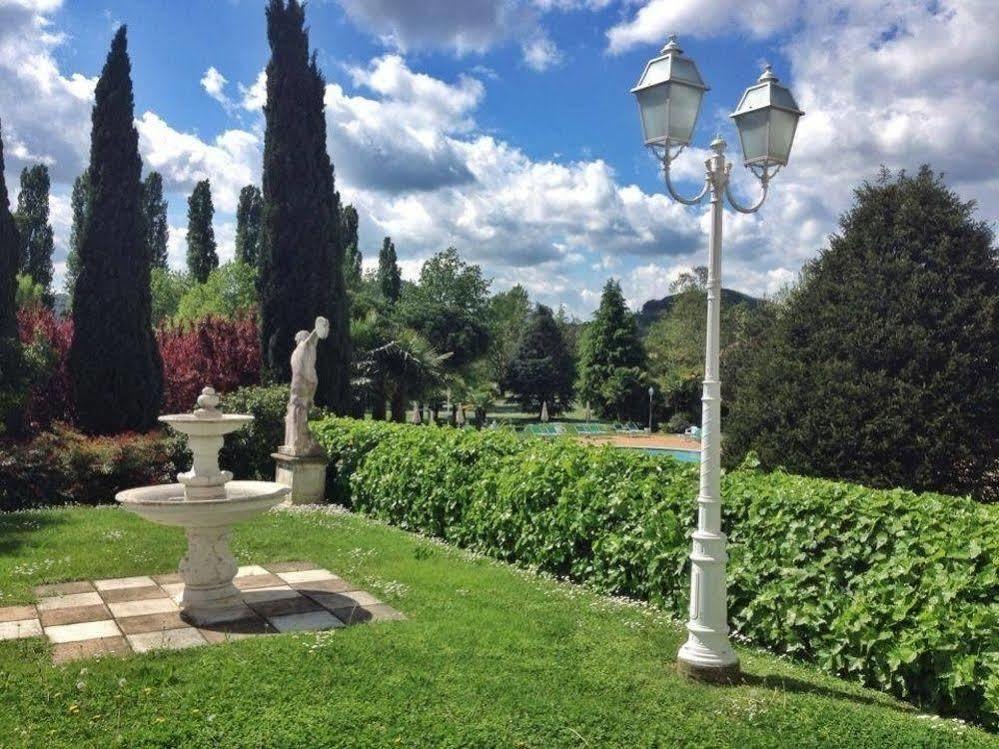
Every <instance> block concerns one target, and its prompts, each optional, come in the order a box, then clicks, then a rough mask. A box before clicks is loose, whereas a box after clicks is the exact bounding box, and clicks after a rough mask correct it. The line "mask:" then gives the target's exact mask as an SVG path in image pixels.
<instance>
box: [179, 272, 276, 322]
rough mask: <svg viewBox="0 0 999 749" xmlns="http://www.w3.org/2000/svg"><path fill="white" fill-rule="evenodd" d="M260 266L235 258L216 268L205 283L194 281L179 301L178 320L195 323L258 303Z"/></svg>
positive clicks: (233, 314)
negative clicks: (257, 286)
mask: <svg viewBox="0 0 999 749" xmlns="http://www.w3.org/2000/svg"><path fill="white" fill-rule="evenodd" d="M256 283H257V269H256V267H255V266H252V265H247V264H246V263H242V262H240V261H239V260H232V261H231V262H228V263H225V264H224V265H221V266H219V267H218V268H216V269H215V270H213V271H212V272H211V273H210V274H209V276H208V279H207V280H206V281H205V282H204V283H200V284H194V285H193V286H191V287H190V288H188V289H187V291H186V292H185V293H184V296H183V297H181V299H180V301H179V302H178V303H177V313H176V319H177V320H178V321H182V322H193V321H195V320H200V319H201V318H203V317H207V316H208V315H214V316H216V317H235V316H237V315H239V314H241V313H244V312H247V311H249V310H252V309H253V308H254V307H255V306H256V304H257V290H256Z"/></svg>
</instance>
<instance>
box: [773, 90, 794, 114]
mask: <svg viewBox="0 0 999 749" xmlns="http://www.w3.org/2000/svg"><path fill="white" fill-rule="evenodd" d="M770 101H771V103H772V104H776V105H777V106H778V107H785V108H787V109H797V108H798V102H796V101H795V100H794V97H793V96H791V92H790V91H789V90H787V89H786V88H784V87H783V86H773V87H772V90H771V92H770Z"/></svg>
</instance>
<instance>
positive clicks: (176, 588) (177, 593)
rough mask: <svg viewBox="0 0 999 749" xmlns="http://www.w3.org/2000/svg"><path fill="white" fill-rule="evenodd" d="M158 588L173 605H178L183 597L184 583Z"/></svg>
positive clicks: (169, 584)
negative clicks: (170, 599) (171, 600)
mask: <svg viewBox="0 0 999 749" xmlns="http://www.w3.org/2000/svg"><path fill="white" fill-rule="evenodd" d="M160 587H161V588H163V592H164V593H166V594H167V595H168V596H170V598H172V599H173V600H174V602H175V603H180V599H181V598H183V597H184V583H166V584H165V585H161V586H160Z"/></svg>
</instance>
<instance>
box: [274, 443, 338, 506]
mask: <svg viewBox="0 0 999 749" xmlns="http://www.w3.org/2000/svg"><path fill="white" fill-rule="evenodd" d="M271 457H272V458H274V461H275V463H276V464H277V470H276V471H275V475H274V480H275V481H276V482H277V483H279V484H283V485H284V486H287V487H288V488H289V489H291V494H289V495H288V498H287V499H286V500H285V504H292V505H314V504H320V503H323V502H325V501H326V464H327V463H328V462H329V461H328V460H327V459H326V456H325V455H322V454H319V455H289V454H287V453H283V452H280V451H279V452H276V453H271Z"/></svg>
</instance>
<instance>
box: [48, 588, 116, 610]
mask: <svg viewBox="0 0 999 749" xmlns="http://www.w3.org/2000/svg"><path fill="white" fill-rule="evenodd" d="M102 603H104V601H102V600H101V596H100V593H93V592H92V593H70V594H69V595H65V596H52V597H51V598H39V599H38V604H37V605H38V610H39V611H52V610H53V609H68V608H70V607H72V606H100V605H101V604H102Z"/></svg>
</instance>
